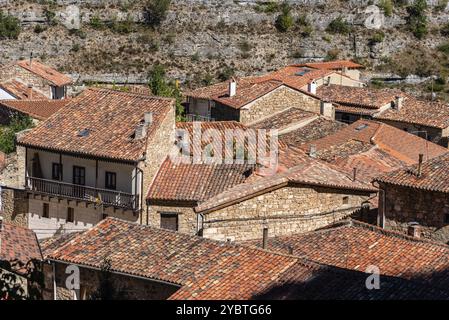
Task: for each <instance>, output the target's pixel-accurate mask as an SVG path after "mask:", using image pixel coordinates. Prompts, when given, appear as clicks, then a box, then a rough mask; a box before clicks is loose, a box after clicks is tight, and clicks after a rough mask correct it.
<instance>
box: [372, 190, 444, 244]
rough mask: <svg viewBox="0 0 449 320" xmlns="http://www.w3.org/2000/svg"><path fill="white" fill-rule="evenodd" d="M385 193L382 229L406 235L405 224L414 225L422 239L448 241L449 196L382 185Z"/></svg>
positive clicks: (406, 225)
mask: <svg viewBox="0 0 449 320" xmlns="http://www.w3.org/2000/svg"><path fill="white" fill-rule="evenodd" d="M381 189H383V190H385V228H387V229H391V230H395V231H399V232H404V233H406V232H407V227H408V223H410V222H418V223H419V224H420V225H421V232H422V236H423V237H424V238H428V239H432V240H436V241H442V242H445V243H448V242H449V223H448V222H445V219H446V216H449V196H448V194H447V193H440V192H430V191H420V190H417V189H411V188H405V187H399V186H391V185H386V186H385V185H382V186H381Z"/></svg>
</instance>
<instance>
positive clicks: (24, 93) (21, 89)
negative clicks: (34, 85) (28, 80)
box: [0, 79, 48, 100]
mask: <svg viewBox="0 0 449 320" xmlns="http://www.w3.org/2000/svg"><path fill="white" fill-rule="evenodd" d="M0 88H1V89H3V90H5V91H6V92H8V93H9V94H11V95H13V96H14V97H15V98H17V99H39V100H45V99H48V98H47V97H46V96H45V95H44V94H43V93H41V92H39V91H37V90H36V89H31V90H32V92H31V97H30V88H28V86H27V85H26V84H24V83H22V82H20V81H19V80H16V79H12V80H9V81H5V82H2V83H0Z"/></svg>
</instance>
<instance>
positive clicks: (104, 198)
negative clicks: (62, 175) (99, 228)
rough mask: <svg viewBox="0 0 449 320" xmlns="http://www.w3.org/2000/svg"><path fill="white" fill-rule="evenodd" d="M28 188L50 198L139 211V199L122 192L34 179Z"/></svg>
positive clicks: (28, 181)
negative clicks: (61, 198)
mask: <svg viewBox="0 0 449 320" xmlns="http://www.w3.org/2000/svg"><path fill="white" fill-rule="evenodd" d="M26 186H27V189H28V190H30V191H33V192H36V193H40V194H45V195H49V196H55V197H63V198H68V199H74V200H82V201H88V202H91V203H96V204H98V205H103V206H112V207H116V208H122V209H129V210H137V209H138V197H136V196H135V195H132V194H130V193H125V192H121V191H115V190H107V189H98V188H92V187H87V186H81V185H76V184H71V183H66V182H61V181H55V180H46V179H40V178H34V177H27V184H26Z"/></svg>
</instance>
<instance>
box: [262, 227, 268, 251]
mask: <svg viewBox="0 0 449 320" xmlns="http://www.w3.org/2000/svg"><path fill="white" fill-rule="evenodd" d="M267 243H268V227H264V228H263V236H262V248H263V249H266V248H267Z"/></svg>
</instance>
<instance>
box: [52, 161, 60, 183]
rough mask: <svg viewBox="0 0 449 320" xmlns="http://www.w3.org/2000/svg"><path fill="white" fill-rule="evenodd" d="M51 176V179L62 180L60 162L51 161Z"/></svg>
mask: <svg viewBox="0 0 449 320" xmlns="http://www.w3.org/2000/svg"><path fill="white" fill-rule="evenodd" d="M51 178H52V179H53V180H62V164H59V163H55V162H53V164H52V168H51Z"/></svg>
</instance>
